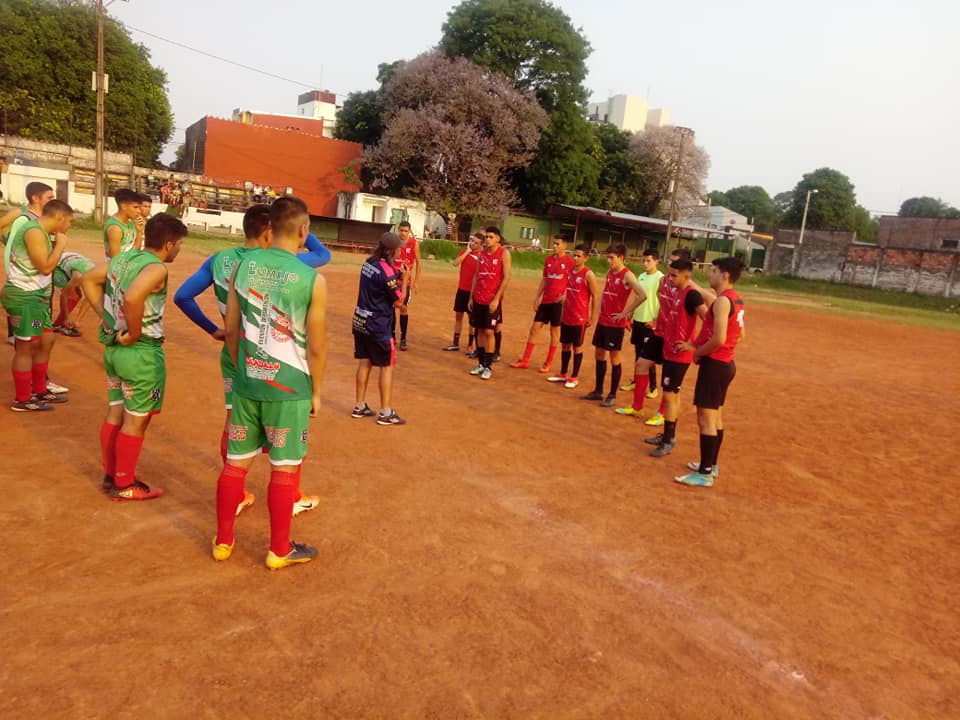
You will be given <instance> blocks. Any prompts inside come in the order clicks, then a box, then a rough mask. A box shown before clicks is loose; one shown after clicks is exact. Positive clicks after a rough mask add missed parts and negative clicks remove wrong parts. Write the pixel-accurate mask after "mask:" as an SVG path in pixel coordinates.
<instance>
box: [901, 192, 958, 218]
mask: <svg viewBox="0 0 960 720" xmlns="http://www.w3.org/2000/svg"><path fill="white" fill-rule="evenodd" d="M897 215H898V216H899V217H917V218H957V217H960V210H958V209H957V208H955V207H952V206H950V205H949V204H947V203H945V202H944V201H943V200H941V199H940V198H932V197H928V196H923V197H912V198H910V199H909V200H904V201H903V204H902V205H901V206H900V212H898V213H897Z"/></svg>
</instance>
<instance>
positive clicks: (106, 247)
mask: <svg viewBox="0 0 960 720" xmlns="http://www.w3.org/2000/svg"><path fill="white" fill-rule="evenodd" d="M113 225H116V226H117V227H118V228H120V230H121V232H123V237H121V238H120V252H122V253H124V252H126V251H127V250H130V249H131V248H133V246H134V245H135V244H136V243H137V226H136V224H135V223H134V222H133V220H130V221H128V222H127V224H126V225H124V224H123V223H122V222H120V221H119V220H117V219H116V218H115V217H114V216H113V215H111V216H110V217H108V218H107V221H106V222H105V223H104V224H103V254H104V257H106V259H107V260H110V259H111V258H110V241H109V240H108V239H107V230H109V229H110V227H111V226H113Z"/></svg>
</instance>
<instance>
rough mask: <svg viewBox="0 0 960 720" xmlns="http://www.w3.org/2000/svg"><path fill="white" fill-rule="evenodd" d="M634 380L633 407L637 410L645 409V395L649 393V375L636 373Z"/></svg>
mask: <svg viewBox="0 0 960 720" xmlns="http://www.w3.org/2000/svg"><path fill="white" fill-rule="evenodd" d="M633 382H634V384H635V386H634V388H633V409H634V410H636V411H637V412H640V411H641V410H643V397H644V395H646V393H647V376H646V375H634V377H633Z"/></svg>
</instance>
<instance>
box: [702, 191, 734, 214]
mask: <svg viewBox="0 0 960 720" xmlns="http://www.w3.org/2000/svg"><path fill="white" fill-rule="evenodd" d="M707 199H709V200H710V204H711V205H716V206H718V207H725V208H728V207H730V198H728V197H727V194H726V193H725V192H720V191H719V190H711V191H710V192H708V193H707ZM730 209H731V210H732V209H733V208H730Z"/></svg>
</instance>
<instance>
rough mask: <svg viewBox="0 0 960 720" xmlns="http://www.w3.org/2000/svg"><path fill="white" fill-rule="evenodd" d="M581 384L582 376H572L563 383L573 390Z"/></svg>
mask: <svg viewBox="0 0 960 720" xmlns="http://www.w3.org/2000/svg"><path fill="white" fill-rule="evenodd" d="M579 384H580V378H578V377H572V378H567V381H566V382H565V383H564V384H563V386H564V387H565V388H567V389H569V390H573V388H575V387H576V386H577V385H579Z"/></svg>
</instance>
